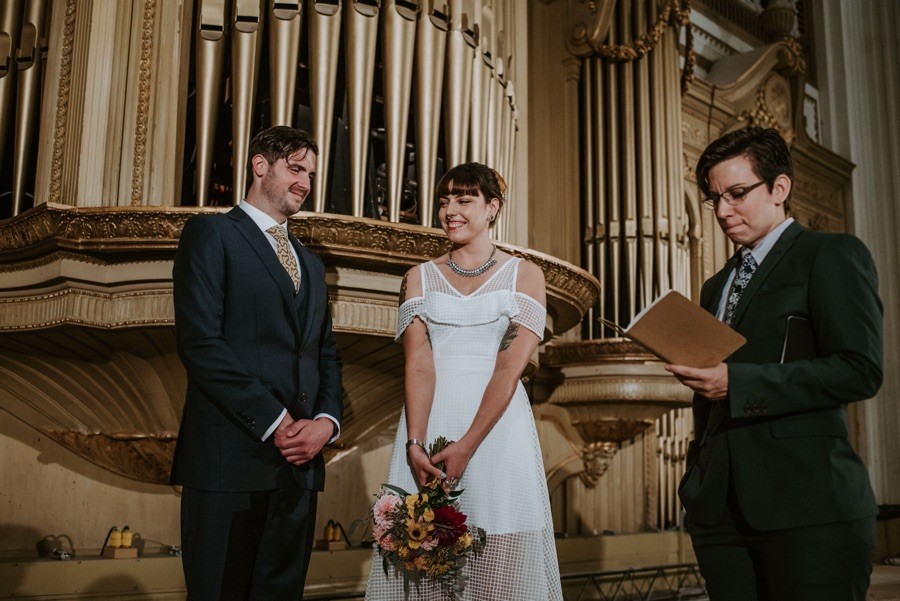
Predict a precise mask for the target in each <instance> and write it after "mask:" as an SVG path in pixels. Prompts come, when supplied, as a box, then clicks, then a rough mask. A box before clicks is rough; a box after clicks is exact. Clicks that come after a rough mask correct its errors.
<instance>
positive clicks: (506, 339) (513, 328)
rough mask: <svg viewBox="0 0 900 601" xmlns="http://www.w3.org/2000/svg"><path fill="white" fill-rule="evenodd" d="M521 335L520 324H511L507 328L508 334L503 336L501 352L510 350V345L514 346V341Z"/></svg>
mask: <svg viewBox="0 0 900 601" xmlns="http://www.w3.org/2000/svg"><path fill="white" fill-rule="evenodd" d="M518 335H519V324H517V323H513V322H510V323H509V327H508V328H506V333H505V334H503V339H502V340H501V341H500V351H498V352H501V351H505V350H506V349H508V348H509V345H510V344H512V341H513V340H515V339H516V336H518Z"/></svg>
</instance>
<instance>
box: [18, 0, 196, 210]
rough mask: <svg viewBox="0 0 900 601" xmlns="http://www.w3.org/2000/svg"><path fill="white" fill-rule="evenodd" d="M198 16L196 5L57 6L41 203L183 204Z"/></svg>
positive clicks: (69, 2)
mask: <svg viewBox="0 0 900 601" xmlns="http://www.w3.org/2000/svg"><path fill="white" fill-rule="evenodd" d="M191 10H192V2H189V1H187V0H172V1H165V2H163V1H161V0H136V1H135V2H129V3H126V2H78V1H77V0H65V2H55V3H54V4H53V12H52V17H51V21H50V31H49V39H50V40H51V41H52V43H51V44H50V45H49V48H48V57H47V63H46V72H45V74H44V91H43V101H42V109H41V118H40V137H39V146H38V160H37V165H36V168H35V172H36V174H37V175H36V178H37V181H36V182H35V204H40V203H44V202H54V203H61V204H68V205H75V206H99V205H101V204H104V205H130V206H146V205H172V204H175V203H176V202H177V198H178V196H179V195H180V191H181V172H182V156H183V155H182V152H183V139H184V111H185V103H184V101H183V100H184V98H185V96H186V87H187V75H188V63H187V60H186V57H187V56H188V53H189V42H190V33H191V32H190V28H189V27H184V24H185V23H190V22H191ZM110 56H115V57H121V60H115V61H110V60H108V57H110ZM151 165H152V167H153V168H152V169H150V166H151Z"/></svg>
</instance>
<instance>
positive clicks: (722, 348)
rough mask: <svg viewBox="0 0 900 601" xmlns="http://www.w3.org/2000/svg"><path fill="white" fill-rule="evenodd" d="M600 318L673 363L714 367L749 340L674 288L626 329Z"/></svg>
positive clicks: (664, 359) (622, 333) (638, 315)
mask: <svg viewBox="0 0 900 601" xmlns="http://www.w3.org/2000/svg"><path fill="white" fill-rule="evenodd" d="M600 321H601V322H602V323H603V324H604V325H605V326H607V327H609V328H612V329H613V330H614V331H615V332H617V333H618V334H620V335H621V336H624V337H625V338H628V339H629V340H633V341H635V342H637V343H638V344H640V345H641V346H643V347H644V348H646V349H647V350H648V351H650V352H651V353H653V354H654V355H656V356H657V357H659V358H660V359H662V360H663V361H665V362H666V363H671V364H674V365H687V366H689V367H714V366H716V365H718V364H719V363H721V362H722V361H724V360H725V359H726V358H727V357H729V356H730V355H731V354H732V353H733V352H734V351H736V350H738V349H739V348H741V347H742V346H743V345H744V343H745V342H747V339H746V338H744V337H743V336H741V335H740V334H738V333H737V332H735V331H734V330H732V329H731V328H730V327H729V326H727V325H725V324H724V323H722V322H721V321H719V320H718V319H716V318H715V316H714V315H711V314H710V313H708V312H707V311H706V310H705V309H703V308H702V307H701V306H699V305H697V304H695V303H693V302H692V301H690V300H689V299H687V298H686V297H685V296H683V295H681V294H679V293H678V292H675V291H674V290H669V291H668V292H666V293H664V294H663V295H662V296H660V297H659V298H657V299H656V300H655V301H653V302H652V303H650V304H649V305H647V306H646V307H645V308H644V310H643V311H641V312H640V313H638V314H637V315H635V316H634V319H632V320H631V323H630V324H628V327H627V328H625V329H622V328H621V327H620V326H619V325H618V324H616V323H613V322H611V321H608V320H606V319H603V318H600Z"/></svg>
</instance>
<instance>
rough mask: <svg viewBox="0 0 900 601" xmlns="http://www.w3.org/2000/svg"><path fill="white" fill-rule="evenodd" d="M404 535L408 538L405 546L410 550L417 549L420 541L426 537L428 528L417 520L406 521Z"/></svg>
mask: <svg viewBox="0 0 900 601" xmlns="http://www.w3.org/2000/svg"><path fill="white" fill-rule="evenodd" d="M406 535H407V537H408V538H409V540H408V541H407V543H406V544H408V545H409V548H410V549H418V548H419V547H420V546H421V545H422V541H424V540H425V537H426V536H428V527H427V526H426V524H425V523H424V522H421V521H418V520H406Z"/></svg>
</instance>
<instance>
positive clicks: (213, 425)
mask: <svg viewBox="0 0 900 601" xmlns="http://www.w3.org/2000/svg"><path fill="white" fill-rule="evenodd" d="M317 152H318V149H317V148H316V145H315V143H314V142H313V140H312V138H311V137H310V136H309V134H307V133H306V132H304V131H300V130H296V129H293V128H290V127H273V128H270V129H267V130H265V131H262V132H260V133H259V134H258V135H257V136H256V137H255V138H254V139H253V140H252V141H251V143H250V157H249V165H248V167H249V170H250V174H251V177H252V183H251V185H250V189H249V190H248V192H247V196H246V198H245V199H244V200H243V201H242V202H241V203H240V204H239V205H238V206H237V207H235V208H233V209H232V210H231V211H229V212H228V213H224V214H216V215H203V216H197V217H194V218H192V219H190V220H189V221H188V222H187V224H185V226H184V230H183V231H182V233H181V240H180V243H179V245H178V252H177V254H176V256H175V266H174V270H173V285H174V299H175V334H176V338H177V343H178V354H179V356H180V357H181V360H182V362H183V363H184V366H185V369H186V370H187V376H188V389H187V398H186V401H185V406H184V415H183V417H182V422H181V429H180V431H179V435H178V444H177V446H176V449H175V460H174V465H173V469H172V483H173V484H181V485H183V487H184V492H183V494H182V501H181V536H182V547H183V552H184V555H183V565H184V573H185V581H186V584H187V589H188V593H189V596H190V599H191V601H196V600H198V599H279V600H281V599H284V600H288V599H302V598H303V586H304V581H305V579H306V570H307V567H308V565H309V559H310V550H311V548H312V541H313V535H314V528H315V521H316V495H317V492H318V491H320V490H322V489H323V486H324V481H325V465H324V461H323V459H322V454H321V450H322V447H323V446H324V445H325V444H326V443H329V442H333V441H334V440H335V439H336V438H337V437H338V434H339V432H340V418H341V409H342V387H341V360H340V357H339V356H338V352H337V345H336V342H335V338H334V334H333V333H332V330H331V317H330V314H329V311H328V294H327V290H326V286H325V269H324V266H323V264H322V261H321V260H320V259H319V258H318V257H317V256H316V255H314V254H313V253H312V252H310V251H309V250H307V249H306V248H305V247H304V246H303V245H302V244H300V242H299V241H298V240H297V239H296V238H295V237H294V236H292V235H291V234H290V233H289V232H288V229H287V219H288V217H289V216H291V215H293V214H294V213H296V212H298V211H299V210H300V207H301V206H302V204H303V201H304V200H305V199H306V196H307V195H308V194H309V191H310V186H311V181H312V179H313V177H314V175H315V171H316V153H317Z"/></svg>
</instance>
